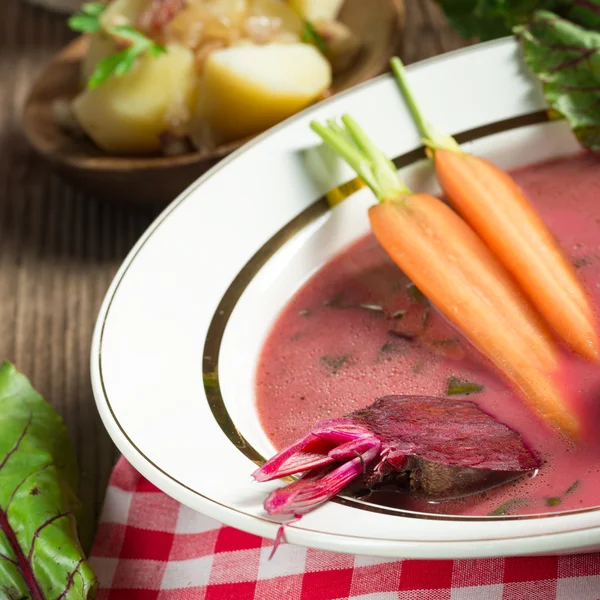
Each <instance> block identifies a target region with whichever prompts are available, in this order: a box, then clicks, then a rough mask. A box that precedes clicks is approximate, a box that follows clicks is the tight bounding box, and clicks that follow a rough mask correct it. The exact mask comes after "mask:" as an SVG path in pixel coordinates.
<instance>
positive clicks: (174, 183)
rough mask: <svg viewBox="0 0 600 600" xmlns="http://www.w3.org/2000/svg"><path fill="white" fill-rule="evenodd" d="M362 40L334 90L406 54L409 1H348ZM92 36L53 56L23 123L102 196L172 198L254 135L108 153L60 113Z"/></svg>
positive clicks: (55, 159) (61, 165)
mask: <svg viewBox="0 0 600 600" xmlns="http://www.w3.org/2000/svg"><path fill="white" fill-rule="evenodd" d="M339 19H340V21H342V22H343V23H345V24H346V25H347V26H349V27H350V28H351V30H352V31H354V32H355V33H356V34H357V35H358V36H359V37H360V39H361V41H362V43H363V50H362V52H361V54H360V56H359V59H358V60H357V62H356V64H355V65H354V66H353V67H352V69H349V70H347V71H345V72H342V73H339V74H338V75H336V76H335V78H334V81H333V85H332V93H334V94H335V93H338V92H341V91H343V90H346V89H348V88H350V87H352V86H353V85H356V84H358V83H361V82H363V81H366V80H367V79H370V78H372V77H374V76H376V75H379V74H380V73H382V72H384V71H385V70H386V69H387V67H388V61H389V59H390V58H391V57H392V56H394V55H395V54H397V53H398V50H399V44H400V39H401V31H402V27H403V24H404V2H403V0H368V1H365V0H346V2H345V4H344V7H343V9H342V12H341V14H340V17H339ZM87 46H88V40H87V38H86V37H80V38H78V39H76V40H75V41H73V42H72V43H71V44H69V45H68V46H67V47H66V48H64V49H63V50H62V51H61V52H60V53H59V54H57V55H56V56H55V57H54V59H53V60H52V61H51V62H50V64H49V65H48V67H47V68H46V69H45V70H44V71H43V72H42V74H41V75H40V76H39V78H38V79H37V81H36V82H35V84H34V85H33V87H32V89H31V91H30V93H29V96H28V97H27V99H26V101H25V106H24V112H23V124H24V129H25V134H26V136H27V138H28V140H29V142H30V143H31V145H32V146H33V147H34V149H35V150H36V151H37V152H39V153H40V154H41V155H42V156H44V157H45V158H46V159H47V160H48V161H49V162H50V163H51V165H52V166H53V167H54V168H55V169H56V170H57V171H58V172H60V173H61V174H62V175H63V176H64V177H65V179H67V180H69V181H70V182H72V183H73V184H74V185H76V186H77V187H79V188H80V189H82V190H84V191H85V192H87V193H89V194H90V195H93V196H95V197H98V198H103V199H107V200H113V201H118V202H130V203H135V204H153V205H165V204H167V203H169V202H170V201H171V200H173V198H174V197H175V196H177V195H178V194H179V193H180V192H182V191H183V190H184V189H185V188H186V187H187V186H188V185H189V184H191V183H192V182H193V181H194V180H196V179H197V178H198V177H199V176H200V175H201V174H202V173H203V172H204V171H206V170H207V169H209V168H210V167H212V166H213V165H214V164H215V163H216V162H218V161H219V160H220V159H221V158H223V157H224V156H226V155H227V154H229V153H230V152H232V151H233V150H235V149H236V148H239V147H240V146H241V145H243V144H244V143H245V142H247V141H248V139H244V140H239V141H235V142H231V143H228V144H224V145H222V146H219V147H217V148H216V149H212V150H210V151H201V152H190V153H187V154H182V155H179V156H159V155H155V156H152V155H150V156H139V157H138V156H119V155H112V154H108V153H106V152H104V151H103V150H101V149H100V148H98V147H96V146H95V145H94V144H93V143H92V142H91V141H90V140H89V139H87V138H81V137H77V136H74V135H72V134H70V133H69V132H67V131H65V130H64V129H62V128H61V127H60V126H59V125H58V124H57V122H56V119H55V116H54V108H53V105H54V102H55V101H56V100H57V99H63V100H64V99H69V98H73V97H74V96H75V95H76V94H77V93H78V92H79V91H80V63H81V60H82V58H83V57H84V56H85V53H86V51H87Z"/></svg>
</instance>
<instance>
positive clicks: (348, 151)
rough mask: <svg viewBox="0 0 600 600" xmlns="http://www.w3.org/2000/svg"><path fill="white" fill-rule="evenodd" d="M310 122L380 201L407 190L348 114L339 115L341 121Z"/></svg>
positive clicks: (406, 193)
mask: <svg viewBox="0 0 600 600" xmlns="http://www.w3.org/2000/svg"><path fill="white" fill-rule="evenodd" d="M310 126H311V128H312V130H313V131H315V133H317V134H318V135H319V136H320V137H321V138H322V139H323V141H324V142H325V143H326V144H327V145H328V146H330V147H331V148H332V149H333V150H334V151H335V152H336V153H337V154H338V155H339V156H340V157H341V158H342V159H344V160H345V161H346V162H347V163H348V165H350V167H352V169H354V171H356V173H357V175H358V176H359V177H360V178H361V179H362V180H363V181H364V182H365V183H366V184H367V185H368V186H369V187H370V188H371V190H372V191H373V193H374V194H375V196H376V197H377V199H378V200H379V201H380V202H381V201H383V200H386V199H388V198H396V197H398V196H404V195H408V194H410V193H411V191H410V190H409V189H408V187H406V185H405V184H404V182H403V181H402V180H401V179H400V176H399V175H398V171H397V170H396V166H395V165H394V163H393V162H392V161H391V160H389V158H388V157H387V156H385V154H383V152H381V150H379V148H377V146H375V144H374V143H373V142H372V140H371V139H370V138H369V137H368V136H367V134H366V133H365V132H364V131H363V130H362V128H361V127H360V126H359V125H358V123H356V121H354V119H352V118H351V117H350V116H348V115H344V117H342V125H340V124H338V123H337V122H331V121H329V122H328V125H322V124H321V123H318V122H316V121H312V122H311V124H310ZM344 126H345V127H344Z"/></svg>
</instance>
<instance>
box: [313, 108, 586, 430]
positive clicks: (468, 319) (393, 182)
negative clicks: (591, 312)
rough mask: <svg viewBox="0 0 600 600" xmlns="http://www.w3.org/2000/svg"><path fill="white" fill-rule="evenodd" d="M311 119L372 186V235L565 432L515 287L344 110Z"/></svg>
mask: <svg viewBox="0 0 600 600" xmlns="http://www.w3.org/2000/svg"><path fill="white" fill-rule="evenodd" d="M342 122H343V124H344V125H345V129H343V128H342V127H341V126H340V125H339V124H337V123H330V124H329V126H327V127H326V126H323V125H321V124H319V123H316V122H313V123H311V127H312V128H313V130H314V131H316V132H317V133H318V134H319V135H320V136H321V137H322V138H323V140H325V142H326V143H327V144H329V145H330V146H331V147H332V148H333V149H334V150H335V151H336V152H337V153H338V154H339V155H340V156H341V157H342V158H344V159H345V160H346V162H347V163H348V164H349V165H350V166H351V167H352V168H353V169H354V170H355V171H356V172H357V174H358V175H359V176H360V177H361V178H362V179H363V181H364V182H365V183H366V184H367V185H368V186H369V187H370V188H371V189H372V190H373V192H374V193H375V195H376V196H377V198H378V200H379V204H377V205H375V206H373V207H371V208H370V209H369V219H370V222H371V228H372V230H373V233H374V234H375V237H376V238H377V240H378V241H379V243H380V244H381V245H382V247H383V248H384V249H385V251H386V252H387V253H388V254H389V256H390V257H391V258H392V260H394V262H395V263H396V264H397V265H398V266H399V267H400V268H401V269H402V270H403V271H404V272H405V273H406V275H408V277H410V278H411V280H412V281H413V282H414V283H415V284H416V285H417V287H418V288H419V289H420V290H421V291H422V292H423V293H424V294H425V295H426V296H427V297H428V298H429V300H430V301H431V302H432V303H433V304H434V305H435V306H436V307H437V308H438V309H439V310H440V311H441V312H442V313H443V314H444V315H445V316H446V317H447V318H448V319H449V320H450V321H451V322H452V323H453V324H454V325H455V326H456V327H458V328H459V329H460V330H461V331H462V332H463V333H464V334H465V335H466V336H467V337H468V338H469V339H470V340H471V342H472V343H473V344H474V345H475V346H476V347H477V348H479V350H480V351H481V352H483V353H484V354H485V355H486V356H487V357H488V358H489V359H490V360H491V361H492V363H494V364H495V366H496V367H497V368H498V369H499V370H500V371H501V373H503V374H504V376H505V377H506V378H507V379H508V380H509V381H510V382H512V383H513V384H514V385H515V386H516V387H517V389H518V390H520V392H521V394H522V396H523V397H524V399H525V400H526V401H527V402H528V403H529V405H530V406H531V408H532V409H533V410H534V411H535V412H537V413H538V415H540V416H541V417H542V418H543V419H544V420H545V421H547V422H548V423H550V424H552V425H554V426H556V427H558V428H559V429H560V430H562V431H563V432H566V433H568V434H570V435H572V436H575V435H576V434H577V431H578V429H579V423H578V420H577V418H576V416H575V415H573V414H572V413H571V411H570V410H569V405H568V403H567V402H566V400H565V399H564V398H563V397H562V395H561V392H560V391H559V389H558V387H557V385H556V384H555V381H554V375H555V374H556V372H557V370H558V356H557V349H556V346H555V344H554V341H553V339H552V336H551V334H550V332H549V331H548V330H547V328H546V326H545V324H544V323H543V321H542V320H541V319H540V317H539V316H538V314H537V313H536V311H535V310H534V309H533V307H532V306H531V305H530V303H529V301H528V300H527V298H526V297H525V295H524V293H523V291H522V290H521V289H520V288H519V286H518V285H517V284H516V282H515V281H514V279H513V278H512V277H511V276H510V274H509V273H508V272H507V270H506V269H505V268H504V266H503V265H502V264H501V263H500V262H499V261H498V260H497V259H496V257H495V256H494V255H493V254H492V252H491V251H490V250H489V248H488V247H487V246H486V245H485V244H484V242H483V241H482V240H481V239H480V238H479V236H477V234H476V233H475V232H474V231H473V230H472V229H471V228H470V227H469V225H467V224H466V223H465V222H464V221H463V220H462V219H461V217H460V216H459V215H457V214H456V213H455V212H454V211H453V210H452V209H451V208H449V207H448V206H447V205H445V204H444V203H443V202H442V201H441V200H440V199H439V198H436V197H434V196H430V195H427V194H412V193H411V191H410V190H409V189H408V188H407V187H406V186H405V185H404V183H403V182H402V181H401V179H400V178H399V175H398V173H397V171H396V168H395V167H394V165H393V163H392V162H391V161H389V159H387V158H386V157H385V155H383V153H381V152H380V151H379V150H378V149H377V148H376V147H375V146H374V145H373V143H372V142H371V140H370V139H369V138H368V137H367V136H366V134H365V133H364V132H363V131H362V129H360V127H359V126H358V125H357V124H356V122H354V120H353V119H351V118H350V117H349V116H344V117H343V118H342Z"/></svg>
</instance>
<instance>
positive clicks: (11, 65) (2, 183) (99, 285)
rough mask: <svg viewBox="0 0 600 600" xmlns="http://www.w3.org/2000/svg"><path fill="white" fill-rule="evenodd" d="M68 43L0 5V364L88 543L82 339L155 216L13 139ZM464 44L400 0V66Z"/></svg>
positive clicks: (45, 24)
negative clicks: (60, 455)
mask: <svg viewBox="0 0 600 600" xmlns="http://www.w3.org/2000/svg"><path fill="white" fill-rule="evenodd" d="M71 38H72V33H71V32H69V31H68V29H67V27H66V25H65V19H64V17H63V16H60V15H56V14H52V13H50V12H47V11H44V10H43V9H40V8H38V7H34V6H30V5H28V4H27V3H26V2H25V1H24V0H1V1H0V82H1V83H0V107H1V112H0V291H1V293H0V359H7V360H10V361H13V362H14V363H15V364H16V366H17V368H18V369H20V370H21V371H22V372H24V373H25V374H26V375H27V376H28V377H30V379H31V380H32V382H33V384H34V385H35V386H36V387H37V389H38V390H39V391H40V392H41V393H42V394H43V395H44V396H45V398H46V399H47V400H48V401H49V402H51V403H52V404H53V405H54V406H55V407H56V408H57V410H58V411H59V412H60V413H61V414H62V415H63V417H64V419H65V421H66V423H67V426H68V428H69V431H70V433H71V436H72V438H73V440H74V442H75V445H76V448H77V452H78V457H79V463H80V468H81V489H80V492H79V496H80V499H81V501H82V503H83V506H84V515H83V517H82V519H81V523H80V527H81V535H82V541H83V543H84V546H85V547H86V548H89V545H90V543H91V540H92V537H93V532H94V528H95V523H96V521H97V519H98V516H99V513H100V509H101V506H102V500H103V497H104V490H105V488H106V482H107V479H108V476H109V474H110V470H111V467H112V465H113V464H114V461H115V459H116V457H117V452H116V450H115V448H114V446H113V445H112V443H111V441H110V439H109V437H108V435H107V434H106V432H105V430H104V428H103V426H102V423H101V421H100V418H99V417H98V414H97V412H96V408H95V405H94V400H93V396H92V391H91V386H90V372H89V347H90V341H91V335H92V330H93V326H94V322H95V318H96V314H97V311H98V309H99V306H100V303H101V302H102V298H103V296H104V293H105V291H106V289H107V287H108V285H109V283H110V280H111V278H112V276H113V275H114V273H115V271H116V270H117V268H118V266H119V264H120V263H121V261H122V260H123V259H124V258H125V255H126V254H127V252H128V250H129V249H130V248H131V246H132V245H133V244H134V243H135V241H136V240H137V239H138V237H139V236H140V235H141V234H142V233H143V232H144V230H145V229H146V227H147V226H148V225H149V224H150V223H151V221H152V219H153V218H154V216H155V214H153V213H152V212H150V211H148V210H143V209H139V208H137V209H133V208H130V207H127V206H125V205H119V204H118V203H115V204H106V203H101V202H99V201H97V200H95V199H94V198H92V197H88V196H85V195H83V194H81V193H80V192H78V191H77V190H75V189H73V188H72V187H70V186H68V185H67V184H65V183H64V182H63V181H61V180H60V179H59V178H58V177H57V176H56V175H54V174H53V173H52V172H51V171H50V169H49V168H48V167H47V166H46V165H45V164H44V162H43V161H42V160H41V159H39V158H38V157H37V156H36V155H35V154H34V153H33V152H32V151H31V150H30V149H29V147H28V145H27V143H26V141H25V140H24V138H23V135H22V133H21V128H20V111H21V106H22V103H23V99H24V97H25V94H26V93H27V90H28V87H29V85H30V84H31V82H32V80H33V78H34V77H35V75H36V74H37V73H38V72H39V70H40V69H41V68H43V65H44V63H45V62H46V61H48V60H49V59H50V57H51V56H52V55H53V54H54V53H55V52H56V51H57V50H58V49H59V48H61V47H62V46H63V45H64V44H65V43H66V42H68V41H69V40H70V39H71ZM463 45H465V42H464V41H462V40H461V39H460V38H459V37H458V36H457V35H456V34H455V33H454V32H453V31H452V30H451V29H450V28H449V26H448V25H447V23H446V22H445V20H444V17H443V15H442V14H441V13H440V11H439V9H438V7H437V6H436V5H435V4H434V3H433V2H432V1H431V0H407V18H406V34H405V38H404V42H403V48H404V49H403V53H404V56H403V58H404V59H405V60H406V62H414V61H416V60H421V59H423V58H427V57H430V56H433V55H436V54H439V53H441V52H447V51H449V50H453V49H456V48H459V47H461V46H463ZM165 200H166V201H168V200H169V199H165Z"/></svg>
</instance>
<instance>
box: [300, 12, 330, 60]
mask: <svg viewBox="0 0 600 600" xmlns="http://www.w3.org/2000/svg"><path fill="white" fill-rule="evenodd" d="M302 41H303V42H304V43H305V44H313V45H314V46H316V47H317V48H318V49H319V50H320V51H321V52H322V53H323V54H325V53H326V52H327V44H326V43H325V40H324V39H323V38H322V37H321V35H320V34H319V32H318V31H317V30H316V29H315V26H314V25H313V24H312V22H311V21H309V20H308V19H304V31H303V32H302Z"/></svg>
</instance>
